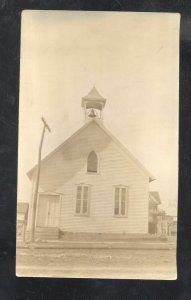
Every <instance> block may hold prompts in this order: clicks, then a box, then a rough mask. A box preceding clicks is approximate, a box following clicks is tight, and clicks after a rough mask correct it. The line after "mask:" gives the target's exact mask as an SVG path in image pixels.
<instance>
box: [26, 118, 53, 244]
mask: <svg viewBox="0 0 191 300" xmlns="http://www.w3.org/2000/svg"><path fill="white" fill-rule="evenodd" d="M41 120H42V122H43V130H42V136H41V140H40V145H39V151H38V164H37V173H36V183H35V191H34V198H33V202H32V223H31V236H30V242H31V243H33V242H34V241H35V223H36V207H37V198H38V188H39V179H40V165H41V152H42V144H43V140H44V135H45V131H46V129H47V130H48V131H49V132H51V130H50V127H49V126H48V124H47V122H46V121H45V119H44V118H43V117H42V118H41Z"/></svg>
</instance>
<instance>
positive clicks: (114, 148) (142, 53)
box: [16, 10, 180, 280]
mask: <svg viewBox="0 0 191 300" xmlns="http://www.w3.org/2000/svg"><path fill="white" fill-rule="evenodd" d="M179 26H180V15H179V14H177V13H148V12H106V11H104V12H103V11H97V12H95V11H51V10H49V11H48V10H47V11H45V10H24V11H23V12H22V18H21V52H20V89H19V146H18V189H17V225H16V226H17V230H16V275H17V276H19V277H54V278H111V279H152V280H157V279H164V280H175V279H176V278H177V264H176V244H177V204H178V126H179V124H178V119H179Z"/></svg>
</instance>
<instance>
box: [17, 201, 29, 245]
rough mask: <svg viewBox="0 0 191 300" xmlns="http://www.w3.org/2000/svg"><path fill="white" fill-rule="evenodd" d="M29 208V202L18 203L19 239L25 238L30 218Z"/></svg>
mask: <svg viewBox="0 0 191 300" xmlns="http://www.w3.org/2000/svg"><path fill="white" fill-rule="evenodd" d="M28 208H29V204H28V203H25V202H18V203H17V241H24V240H25V232H26V226H27V219H28Z"/></svg>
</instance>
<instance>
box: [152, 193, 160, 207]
mask: <svg viewBox="0 0 191 300" xmlns="http://www.w3.org/2000/svg"><path fill="white" fill-rule="evenodd" d="M149 196H150V197H149V198H150V200H151V201H152V202H153V203H155V204H157V205H159V204H161V200H160V196H159V193H158V192H156V191H151V192H149Z"/></svg>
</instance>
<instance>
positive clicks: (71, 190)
mask: <svg viewBox="0 0 191 300" xmlns="http://www.w3.org/2000/svg"><path fill="white" fill-rule="evenodd" d="M105 104H106V99H105V98H103V97H102V96H101V95H100V94H99V93H98V91H97V90H96V88H95V87H93V89H92V90H91V91H90V93H89V94H88V95H87V96H85V97H83V98H82V102H81V106H82V108H83V110H84V116H85V124H84V125H83V126H82V127H81V128H80V129H79V130H77V131H76V132H75V133H74V134H73V135H72V136H70V137H69V138H68V139H67V140H66V141H65V142H64V143H63V144H61V145H60V146H59V147H58V148H56V149H55V150H54V151H53V152H52V153H50V154H49V155H48V156H46V157H45V158H44V159H43V160H42V163H41V173H40V184H39V195H38V203H37V211H36V236H37V237H39V238H58V236H59V235H60V234H62V233H64V232H75V233H122V234H125V233H139V234H147V233H148V232H149V231H152V232H154V233H155V231H156V211H157V206H158V205H159V204H160V199H159V195H158V193H157V192H150V193H149V183H150V182H152V181H153V180H154V179H155V178H154V177H153V175H151V174H150V172H149V171H148V170H146V169H145V167H143V165H142V164H141V163H140V162H139V161H138V160H137V159H136V158H135V157H134V156H133V155H132V154H131V153H130V152H129V151H128V150H127V149H126V148H125V147H124V146H123V145H122V144H121V143H120V142H119V141H118V140H117V139H116V138H115V137H114V136H113V134H112V133H110V132H109V131H108V130H107V129H106V127H105V126H104V125H103V109H104V107H105ZM77 109H78V108H77ZM114 122H117V120H114ZM28 176H29V178H30V180H31V182H32V185H33V192H32V195H31V201H32V199H33V193H34V184H35V178H36V166H35V167H34V168H33V169H32V170H30V171H29V172H28ZM31 218H32V209H31V205H30V210H29V221H28V230H29V231H30V229H31Z"/></svg>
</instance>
